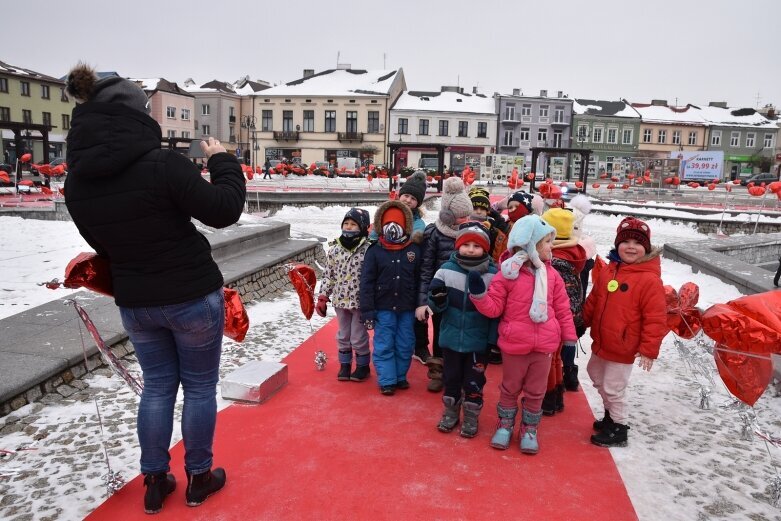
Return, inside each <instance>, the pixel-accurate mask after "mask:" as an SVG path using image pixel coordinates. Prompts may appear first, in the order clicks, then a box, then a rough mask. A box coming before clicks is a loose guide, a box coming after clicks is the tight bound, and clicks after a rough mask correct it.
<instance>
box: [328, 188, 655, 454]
mask: <svg viewBox="0 0 781 521" xmlns="http://www.w3.org/2000/svg"><path fill="white" fill-rule="evenodd" d="M425 192H426V178H425V175H424V174H422V173H416V174H415V175H413V176H412V177H410V178H409V179H408V180H407V181H406V182H405V183H404V184H403V185H402V186H401V188H400V190H399V199H398V200H391V201H387V202H386V203H384V204H382V205H380V207H379V208H378V209H377V211H376V212H375V215H374V219H373V225H372V226H370V224H369V222H370V219H369V214H368V212H366V211H365V210H361V209H358V208H351V209H350V210H349V211H348V212H347V214H346V215H345V217H344V219H343V221H342V233H341V235H340V236H339V237H338V238H337V239H336V240H335V241H334V243H333V244H332V245H331V247H330V249H329V251H328V254H327V262H326V267H325V271H324V274H323V277H322V284H321V289H320V295H319V297H318V302H317V306H316V309H317V312H318V314H320V315H321V316H325V315H326V311H327V305H328V303H329V302H330V303H331V304H332V305H333V307H334V308H335V310H336V315H337V318H338V321H339V332H338V333H337V343H338V348H339V364H340V367H339V372H338V375H337V378H338V379H339V380H352V381H364V380H366V379H367V378H368V377H369V375H370V372H371V371H370V363H373V365H374V369H375V372H376V376H377V382H378V384H379V389H380V392H381V393H382V394H384V395H393V394H395V392H396V391H399V390H405V389H408V388H409V383H408V380H407V372H408V371H409V368H410V365H411V361H412V359H413V357H414V358H415V359H418V360H419V361H421V362H423V363H425V364H426V365H427V366H428V377H429V384H428V389H429V390H430V391H432V392H439V391H442V390H444V391H443V396H442V402H443V406H444V410H443V412H442V414H441V417H440V419H439V422H438V423H437V429H438V430H440V431H442V432H451V431H452V430H453V429H455V427H456V426H457V425H458V424H459V422H460V424H461V428H460V434H461V436H463V437H467V438H471V437H474V436H476V435H477V432H478V420H479V416H480V412H481V410H482V408H483V387H484V386H485V383H486V376H485V373H486V368H487V366H488V364H489V363H495V364H501V366H502V379H501V383H500V386H499V389H500V395H499V402H498V404H497V415H498V423H497V426H496V430H495V433H494V435H493V436H492V438H491V446H492V447H495V448H497V449H507V448H508V447H509V446H510V442H511V439H512V435H513V431H514V428H515V425H516V418H517V417H518V415H519V413H520V450H521V452H523V453H526V454H536V453H537V452H538V450H539V444H538V441H537V430H538V426H539V424H540V420H541V418H542V416H543V415H552V414H555V413H556V412H560V411H561V410H563V408H564V401H563V397H564V391H565V390H569V391H575V390H577V388H578V380H577V366H576V365H575V362H574V358H575V354H576V349H577V347H576V346H577V341H578V338H579V337H580V336H582V335H583V334H584V333H585V331H586V329H587V328H589V327H590V328H591V337H592V339H593V342H592V354H591V359H590V361H589V363H588V367H587V370H588V374H589V376H590V377H591V380H592V382H593V383H594V386H595V387H596V388H597V390H598V392H599V394H600V396H601V397H602V400H603V404H604V406H605V415H604V418H602V419H600V420H598V421H595V422H594V426H593V427H594V430H595V431H596V433H595V434H594V435H593V436H592V437H591V441H592V443H594V444H596V445H600V446H607V447H611V446H624V445H626V442H627V430H628V428H629V427H628V426H627V424H626V421H627V412H626V388H627V384H628V381H629V375H630V373H631V370H632V367H633V364H634V362H635V360H636V359H638V360H639V362H638V365H639V366H640V367H641V368H643V369H645V370H650V369H651V366H652V364H653V360H654V359H656V357H657V356H658V354H659V347H660V345H661V342H662V339H663V337H664V336H665V335H666V334H667V331H668V329H667V326H666V305H665V297H664V290H663V286H662V282H661V264H660V259H659V254H660V250H658V249H654V248H652V247H651V231H650V229H649V228H648V225H647V224H646V223H644V222H642V221H640V220H638V219H635V218H632V217H627V218H625V219H624V220H623V221H621V224H620V225H619V227H618V229H617V233H616V239H615V244H614V246H615V249H614V250H612V251H611V252H610V254H609V255H608V259H609V261H610V263H609V264H608V265H606V266H605V267H604V268H602V269H601V270H600V271H599V272H598V273H595V274H594V276H593V279H594V283H593V288H592V291H591V293H590V294H589V296H588V298H585V289H586V287H587V281H588V279H587V274H588V271H587V266H588V264H589V260H590V259H591V258H592V257H593V256H594V254H595V248H594V243H593V240H590V239H589V238H588V237H587V236H586V235H583V234H582V220H583V217H584V216H585V214H587V213H588V211H589V209H590V204H589V203H588V200H587V199H586V198H585V197H584V196H578V197H579V199H577V200H574V201H573V202H572V204H571V205H572V206H573V208H571V209H565V208H561V207H549V208H548V209H547V210H546V206H547V205H546V204H545V201H543V200H542V199H541V198H540V196H538V195H531V194H529V193H526V192H523V191H518V192H515V193H513V194H510V195H509V196H508V197H506V198H505V199H504V200H502V201H499V202H498V203H496V204H493V205H492V204H491V201H490V198H489V194H488V192H487V191H485V190H484V189H482V188H479V187H477V188H473V189H472V190H470V192H469V194H467V192H466V189H465V187H464V184H463V182H462V181H461V179H459V178H457V177H452V178H449V179H447V180H446V181H445V183H444V185H443V193H442V199H441V210H440V212H439V216H438V218H437V220H436V221H435V222H434V223H431V224H429V225H428V226H426V225H425V223H424V222H423V220H422V217H423V216H422V213H421V209H420V206H421V204H422V203H423V199H424V197H425ZM504 209H506V210H507V218H506V219H505V217H504V216H503V215H502V214H501V212H502V211H503V210H504ZM584 276H585V277H586V278H585V282H584V281H583V277H584ZM429 317H431V319H432V322H433V338H432V341H431V346H432V351H430V352H429V350H428V343H429V339H428V319H429ZM368 330H374V335H373V336H374V338H373V349H372V350H371V353H370V348H369V337H368V334H367V331H368ZM353 358H354V362H355V367H354V369H353ZM519 396H522V398H521V400H520V407H519V400H518V398H519Z"/></svg>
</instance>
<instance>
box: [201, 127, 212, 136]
mask: <svg viewBox="0 0 781 521" xmlns="http://www.w3.org/2000/svg"><path fill="white" fill-rule="evenodd" d="M201 134H203V135H204V136H208V135H209V134H211V128H209V125H202V126H201Z"/></svg>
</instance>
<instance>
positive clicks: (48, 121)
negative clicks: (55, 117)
mask: <svg viewBox="0 0 781 521" xmlns="http://www.w3.org/2000/svg"><path fill="white" fill-rule="evenodd" d="M41 116H42V119H43V124H44V125H46V126H47V127H51V126H52V113H51V112H42V113H41Z"/></svg>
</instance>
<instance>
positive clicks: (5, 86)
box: [0, 78, 8, 92]
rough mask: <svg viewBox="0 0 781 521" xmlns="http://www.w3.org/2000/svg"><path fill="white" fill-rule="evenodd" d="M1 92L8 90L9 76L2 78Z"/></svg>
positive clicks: (0, 81) (0, 83) (0, 79)
mask: <svg viewBox="0 0 781 521" xmlns="http://www.w3.org/2000/svg"><path fill="white" fill-rule="evenodd" d="M0 92H8V78H0Z"/></svg>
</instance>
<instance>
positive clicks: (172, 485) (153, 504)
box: [144, 472, 176, 514]
mask: <svg viewBox="0 0 781 521" xmlns="http://www.w3.org/2000/svg"><path fill="white" fill-rule="evenodd" d="M144 486H145V487H146V493H145V494H144V512H146V513H147V514H157V513H158V512H160V511H161V510H162V509H163V501H164V500H165V497H166V496H167V495H168V494H170V493H171V492H173V491H174V490H176V478H174V475H173V474H166V473H165V472H160V473H158V474H145V475H144Z"/></svg>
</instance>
